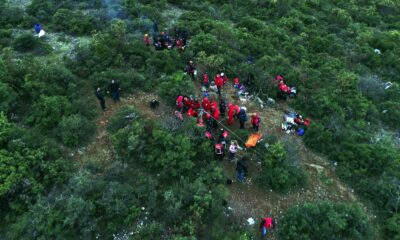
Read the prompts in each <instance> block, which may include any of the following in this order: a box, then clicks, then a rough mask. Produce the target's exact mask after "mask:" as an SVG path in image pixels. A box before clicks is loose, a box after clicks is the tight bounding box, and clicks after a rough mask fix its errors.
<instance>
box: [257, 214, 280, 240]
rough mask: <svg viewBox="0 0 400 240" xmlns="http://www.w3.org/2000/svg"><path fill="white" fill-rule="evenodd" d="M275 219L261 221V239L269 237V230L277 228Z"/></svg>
mask: <svg viewBox="0 0 400 240" xmlns="http://www.w3.org/2000/svg"><path fill="white" fill-rule="evenodd" d="M275 225H276V223H275V219H273V218H271V217H266V218H263V219H261V223H260V231H261V239H264V238H265V237H266V236H267V232H268V230H269V229H273V228H275Z"/></svg>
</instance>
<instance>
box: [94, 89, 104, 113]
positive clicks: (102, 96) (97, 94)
mask: <svg viewBox="0 0 400 240" xmlns="http://www.w3.org/2000/svg"><path fill="white" fill-rule="evenodd" d="M95 95H96V97H97V99H99V103H100V106H101V109H102V110H103V111H104V110H106V101H105V100H104V95H103V93H102V92H101V89H100V87H97V88H96V92H95Z"/></svg>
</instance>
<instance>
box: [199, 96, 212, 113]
mask: <svg viewBox="0 0 400 240" xmlns="http://www.w3.org/2000/svg"><path fill="white" fill-rule="evenodd" d="M201 106H202V107H203V108H204V110H205V111H207V112H210V110H211V102H210V100H208V98H206V97H205V98H203V100H202V101H201Z"/></svg>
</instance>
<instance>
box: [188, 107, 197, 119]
mask: <svg viewBox="0 0 400 240" xmlns="http://www.w3.org/2000/svg"><path fill="white" fill-rule="evenodd" d="M187 115H188V116H189V117H197V116H198V115H199V114H198V113H197V111H196V110H193V108H189V110H188V112H187Z"/></svg>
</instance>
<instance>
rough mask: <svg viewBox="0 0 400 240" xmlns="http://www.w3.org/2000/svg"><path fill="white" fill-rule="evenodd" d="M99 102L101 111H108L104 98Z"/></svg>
mask: <svg viewBox="0 0 400 240" xmlns="http://www.w3.org/2000/svg"><path fill="white" fill-rule="evenodd" d="M99 102H100V106H101V109H103V110H106V101H105V100H104V98H100V99H99Z"/></svg>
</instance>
